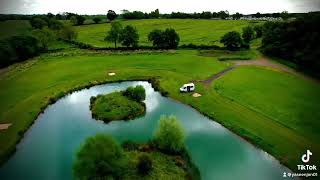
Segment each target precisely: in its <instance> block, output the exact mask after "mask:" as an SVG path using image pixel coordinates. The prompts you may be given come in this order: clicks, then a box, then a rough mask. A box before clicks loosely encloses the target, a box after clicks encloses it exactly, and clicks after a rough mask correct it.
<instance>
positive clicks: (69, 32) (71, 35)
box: [59, 25, 78, 41]
mask: <svg viewBox="0 0 320 180" xmlns="http://www.w3.org/2000/svg"><path fill="white" fill-rule="evenodd" d="M77 36H78V33H77V32H76V30H75V29H74V28H73V27H72V26H68V25H66V26H64V27H63V28H62V29H61V30H60V31H59V37H60V38H61V39H63V40H67V41H73V40H75V39H77Z"/></svg>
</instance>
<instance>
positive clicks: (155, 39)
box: [148, 28, 180, 49]
mask: <svg viewBox="0 0 320 180" xmlns="http://www.w3.org/2000/svg"><path fill="white" fill-rule="evenodd" d="M148 40H149V41H152V44H153V46H155V47H157V48H163V49H176V48H177V47H178V45H179V41H180V37H179V35H178V33H176V31H175V30H174V29H171V28H167V29H166V30H164V31H161V30H153V31H152V32H150V33H149V35H148Z"/></svg>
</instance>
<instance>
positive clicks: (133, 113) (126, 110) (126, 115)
mask: <svg viewBox="0 0 320 180" xmlns="http://www.w3.org/2000/svg"><path fill="white" fill-rule="evenodd" d="M90 109H91V112H92V116H93V118H95V119H100V120H103V121H105V122H109V121H113V120H129V119H134V118H137V117H139V116H142V115H144V113H145V105H144V104H143V103H141V102H136V101H134V100H131V99H129V98H127V97H126V96H123V95H122V92H114V93H110V94H106V95H98V96H97V97H91V99H90Z"/></svg>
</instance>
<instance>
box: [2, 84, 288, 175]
mask: <svg viewBox="0 0 320 180" xmlns="http://www.w3.org/2000/svg"><path fill="white" fill-rule="evenodd" d="M138 84H139V85H143V86H144V87H145V89H146V95H147V96H146V100H145V103H146V107H147V112H146V115H145V116H144V117H141V118H138V119H135V120H131V121H114V122H111V123H108V124H104V123H103V122H101V121H96V120H94V119H92V118H91V112H90V109H89V103H90V102H89V101H90V100H89V99H90V97H91V96H96V95H98V94H105V93H110V92H113V91H118V90H123V89H125V88H127V87H129V86H135V85H138ZM200 98H201V97H200ZM161 115H175V116H176V117H177V118H178V119H179V120H180V121H181V124H182V125H183V127H184V129H185V133H186V146H187V149H188V151H189V152H190V154H191V157H192V159H193V161H194V163H195V164H196V165H197V166H198V168H199V170H200V173H201V177H202V179H204V180H212V179H218V180H229V179H230V180H231V179H232V180H233V179H244V180H251V179H252V180H258V179H259V180H276V179H282V178H283V177H282V175H283V172H284V171H286V172H288V171H289V170H288V169H287V168H286V167H284V166H282V165H280V164H279V162H278V161H276V160H275V159H274V158H273V157H272V156H270V155H268V154H267V153H266V152H264V151H262V150H259V149H257V148H255V147H254V146H253V145H251V144H249V143H247V142H246V141H244V140H243V139H241V138H239V137H238V136H236V135H235V134H233V133H232V132H230V131H229V130H227V129H226V128H224V127H222V126H221V125H220V124H218V123H216V122H214V121H212V120H210V119H208V118H206V117H205V116H203V115H201V114H200V113H198V112H197V111H195V110H194V109H192V108H190V107H189V106H186V105H183V104H181V103H178V102H176V101H173V100H171V99H168V98H166V97H163V96H161V95H160V94H159V93H158V92H155V91H154V90H153V89H152V87H151V85H150V84H149V83H147V82H140V81H136V82H122V83H112V84H105V85H99V86H94V87H92V88H90V89H84V90H81V91H78V92H74V93H72V94H70V95H67V96H65V97H64V98H62V99H60V100H59V101H57V102H56V103H55V104H53V105H51V106H49V107H48V108H47V109H46V110H45V111H44V113H43V114H41V115H40V116H39V117H38V119H37V120H36V122H35V123H34V125H33V126H32V127H31V128H30V129H29V130H28V131H27V133H26V134H25V137H24V138H23V140H22V141H21V142H20V143H19V144H18V146H17V151H16V153H15V154H14V155H13V156H12V157H11V158H10V159H9V161H8V162H7V163H6V164H4V165H3V166H2V167H1V169H0V179H1V180H5V179H10V180H14V179H28V180H29V179H30V180H31V179H32V180H37V179H39V180H44V179H72V162H73V160H74V158H75V152H76V151H77V150H78V148H79V146H80V144H81V143H82V142H84V140H85V139H86V138H87V137H89V136H93V135H95V134H96V133H98V132H103V133H109V134H112V135H113V136H114V137H115V138H116V139H118V140H119V141H124V140H134V141H137V142H146V141H147V140H148V139H150V138H151V137H152V134H153V132H154V130H155V128H156V127H157V124H158V120H159V118H160V116H161Z"/></svg>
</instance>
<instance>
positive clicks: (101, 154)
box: [73, 134, 127, 179]
mask: <svg viewBox="0 0 320 180" xmlns="http://www.w3.org/2000/svg"><path fill="white" fill-rule="evenodd" d="M126 164H127V159H126V156H125V155H124V152H123V150H122V148H121V147H120V145H119V144H118V143H117V142H116V141H115V140H114V139H113V138H112V137H111V136H109V135H105V134H97V135H95V136H93V137H90V138H88V139H86V141H85V143H84V144H83V145H82V146H81V148H80V150H79V151H78V153H77V155H76V160H75V162H74V164H73V174H74V177H75V178H77V179H95V178H104V179H108V178H119V177H121V175H122V174H121V173H122V172H123V170H124V168H125V166H126Z"/></svg>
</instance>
